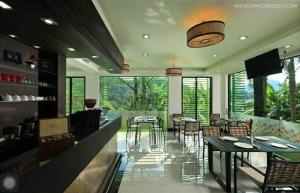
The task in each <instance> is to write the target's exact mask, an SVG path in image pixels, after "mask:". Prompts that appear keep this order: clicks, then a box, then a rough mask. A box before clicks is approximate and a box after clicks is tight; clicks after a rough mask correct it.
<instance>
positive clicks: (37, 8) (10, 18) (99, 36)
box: [0, 0, 124, 73]
mask: <svg viewBox="0 0 300 193" xmlns="http://www.w3.org/2000/svg"><path fill="white" fill-rule="evenodd" d="M6 2H7V3H8V4H9V5H11V6H12V7H13V9H12V10H9V11H6V10H5V11H2V10H0V14H1V15H0V16H1V20H0V21H1V26H0V31H1V33H3V34H4V35H8V34H9V33H17V34H19V36H20V37H19V41H23V42H24V43H26V44H28V45H35V44H40V45H41V46H42V47H43V48H44V49H47V50H54V51H59V52H64V53H65V55H66V56H67V57H71V58H75V57H77V58H79V57H81V58H89V59H90V60H92V61H93V62H95V63H96V64H98V65H100V66H101V67H103V68H105V69H110V68H112V69H114V70H113V73H120V72H121V68H122V66H123V63H124V57H123V55H122V53H121V52H120V50H119V48H118V47H117V45H116V43H115V42H114V40H113V38H112V37H111V35H110V33H109V31H108V29H107V28H106V26H105V24H104V22H103V21H102V19H101V17H100V15H99V14H98V12H97V10H96V8H95V7H94V4H93V3H92V1H91V0H76V1H74V0H63V1H62V0H26V1H13V0H6ZM41 17H51V18H53V19H54V20H55V21H57V22H58V24H59V25H57V26H48V25H45V24H44V23H42V22H41V21H40V19H39V18H41ZM68 47H74V48H75V49H76V52H69V51H67V48H68ZM92 55H98V56H99V57H98V58H91V56H92Z"/></svg>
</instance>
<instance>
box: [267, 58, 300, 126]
mask: <svg viewBox="0 0 300 193" xmlns="http://www.w3.org/2000/svg"><path fill="white" fill-rule="evenodd" d="M299 68H300V56H296V57H293V58H289V59H286V60H284V69H283V72H282V73H279V74H273V75H270V76H268V77H267V92H266V112H267V115H268V116H269V117H270V118H273V119H280V118H282V119H284V120H287V121H293V122H300V70H299Z"/></svg>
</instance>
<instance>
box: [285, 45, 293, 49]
mask: <svg viewBox="0 0 300 193" xmlns="http://www.w3.org/2000/svg"><path fill="white" fill-rule="evenodd" d="M292 46H293V45H286V46H284V48H290V47H292Z"/></svg>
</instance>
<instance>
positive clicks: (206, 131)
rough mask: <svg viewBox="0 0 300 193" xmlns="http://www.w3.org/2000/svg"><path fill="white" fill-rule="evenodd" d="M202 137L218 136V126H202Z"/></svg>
mask: <svg viewBox="0 0 300 193" xmlns="http://www.w3.org/2000/svg"><path fill="white" fill-rule="evenodd" d="M202 135H203V137H220V128H219V127H218V126H204V127H202Z"/></svg>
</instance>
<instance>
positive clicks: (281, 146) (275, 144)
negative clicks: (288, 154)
mask: <svg viewBox="0 0 300 193" xmlns="http://www.w3.org/2000/svg"><path fill="white" fill-rule="evenodd" d="M271 145H272V146H274V147H279V148H288V146H286V145H284V144H281V143H271Z"/></svg>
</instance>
